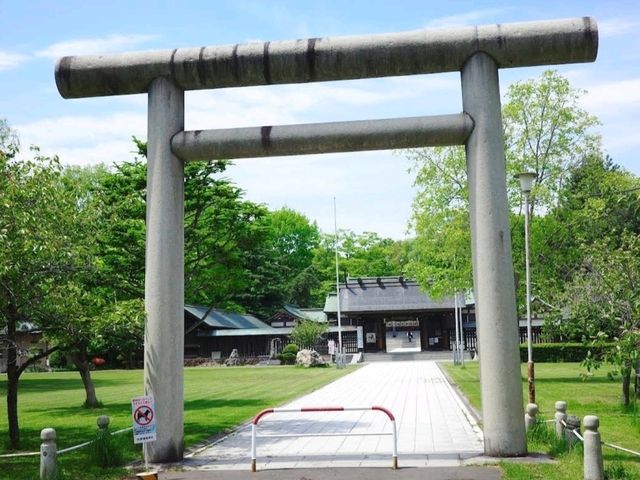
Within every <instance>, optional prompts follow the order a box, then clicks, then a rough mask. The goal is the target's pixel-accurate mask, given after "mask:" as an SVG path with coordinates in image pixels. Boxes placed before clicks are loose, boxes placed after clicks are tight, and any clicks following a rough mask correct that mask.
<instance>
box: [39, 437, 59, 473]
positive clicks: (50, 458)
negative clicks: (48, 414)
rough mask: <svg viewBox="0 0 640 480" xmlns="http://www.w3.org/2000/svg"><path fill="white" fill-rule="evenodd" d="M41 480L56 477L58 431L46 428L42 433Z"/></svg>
mask: <svg viewBox="0 0 640 480" xmlns="http://www.w3.org/2000/svg"><path fill="white" fill-rule="evenodd" d="M40 439H41V440H42V444H41V445H40V480H50V479H53V478H55V477H56V470H57V465H56V456H57V455H56V431H55V430H54V429H53V428H45V429H43V430H42V431H41V432H40Z"/></svg>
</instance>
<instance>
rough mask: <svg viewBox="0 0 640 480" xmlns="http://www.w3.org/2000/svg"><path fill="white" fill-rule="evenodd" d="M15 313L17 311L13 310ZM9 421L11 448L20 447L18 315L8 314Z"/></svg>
mask: <svg viewBox="0 0 640 480" xmlns="http://www.w3.org/2000/svg"><path fill="white" fill-rule="evenodd" d="M12 313H15V312H12ZM7 317H8V318H7V340H8V343H9V348H7V421H8V422H9V448H12V449H18V448H20V424H19V423H18V380H19V379H20V373H21V372H20V369H19V368H18V345H17V343H16V326H17V320H16V318H17V317H16V315H7Z"/></svg>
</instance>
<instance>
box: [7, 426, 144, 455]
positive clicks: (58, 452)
mask: <svg viewBox="0 0 640 480" xmlns="http://www.w3.org/2000/svg"><path fill="white" fill-rule="evenodd" d="M132 429H133V427H128V428H123V429H121V430H118V431H116V432H113V433H112V434H111V435H118V434H120V433H124V432H128V431H129V430H132ZM93 442H95V440H89V441H88V442H84V443H81V444H80V445H74V446H73V447H67V448H63V449H62V450H58V451H57V452H56V453H57V454H58V455H61V454H63V453H67V452H71V451H73V450H78V449H80V448H83V447H86V446H87V445H90V444H92V443H93ZM36 455H40V452H24V453H8V454H4V455H0V458H15V457H35V456H36Z"/></svg>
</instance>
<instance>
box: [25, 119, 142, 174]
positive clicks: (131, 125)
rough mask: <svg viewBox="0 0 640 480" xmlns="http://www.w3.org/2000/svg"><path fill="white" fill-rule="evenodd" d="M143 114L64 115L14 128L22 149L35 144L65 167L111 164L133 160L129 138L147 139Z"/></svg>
mask: <svg viewBox="0 0 640 480" xmlns="http://www.w3.org/2000/svg"><path fill="white" fill-rule="evenodd" d="M146 124H147V116H146V114H145V113H135V112H120V113H116V114H113V115H106V116H103V117H97V116H96V117H92V116H65V117H58V118H46V119H42V120H37V121H35V122H31V123H26V124H20V125H16V126H15V128H16V130H17V131H18V133H19V135H20V138H21V143H22V145H23V146H24V147H26V146H29V145H37V146H39V147H40V148H41V151H42V153H43V154H45V155H58V156H59V157H60V160H61V162H62V163H64V164H70V165H94V164H97V163H106V164H112V163H113V162H115V161H122V160H126V159H131V158H133V154H132V153H131V152H132V151H133V150H134V146H133V143H132V142H131V136H132V135H135V136H137V137H140V138H146V131H147V126H146Z"/></svg>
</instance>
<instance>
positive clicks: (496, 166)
mask: <svg viewBox="0 0 640 480" xmlns="http://www.w3.org/2000/svg"><path fill="white" fill-rule="evenodd" d="M461 80H462V106H463V109H464V111H465V112H466V113H468V114H469V115H470V116H471V117H472V118H473V120H474V122H475V126H474V129H473V132H472V133H471V135H470V136H469V138H468V139H467V142H466V145H465V146H466V151H467V176H468V184H469V215H470V222H471V256H472V260H473V283H474V292H475V297H476V318H478V319H479V321H478V342H479V345H480V349H479V353H480V377H481V382H480V385H481V395H482V420H483V430H484V453H485V455H489V456H498V457H505V456H520V455H526V453H527V441H526V433H525V426H524V420H523V419H524V409H523V406H522V385H521V381H520V369H519V368H514V367H515V366H517V365H520V354H519V351H518V345H519V337H518V323H517V320H516V319H517V318H518V317H517V313H516V302H515V286H514V282H513V263H512V260H511V232H510V229H509V207H508V201H507V187H506V167H505V156H504V140H503V134H502V116H501V112H500V86H499V82H498V66H497V65H496V62H495V61H494V59H493V58H491V56H489V55H487V54H486V53H484V52H478V53H475V54H473V55H472V56H471V57H470V58H469V59H468V60H467V61H466V63H465V65H464V66H463V68H462V72H461Z"/></svg>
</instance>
